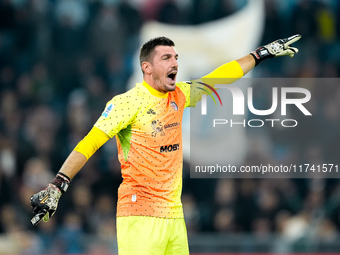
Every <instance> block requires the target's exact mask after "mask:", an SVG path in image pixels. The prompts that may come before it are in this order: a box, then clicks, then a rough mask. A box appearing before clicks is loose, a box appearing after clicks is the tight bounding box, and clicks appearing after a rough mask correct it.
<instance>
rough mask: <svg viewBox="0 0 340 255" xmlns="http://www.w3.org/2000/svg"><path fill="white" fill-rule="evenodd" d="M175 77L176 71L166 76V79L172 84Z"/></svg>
mask: <svg viewBox="0 0 340 255" xmlns="http://www.w3.org/2000/svg"><path fill="white" fill-rule="evenodd" d="M176 75H177V71H175V70H174V71H171V73H169V74H168V75H167V77H168V78H169V79H170V80H171V81H172V82H174V81H175V80H176Z"/></svg>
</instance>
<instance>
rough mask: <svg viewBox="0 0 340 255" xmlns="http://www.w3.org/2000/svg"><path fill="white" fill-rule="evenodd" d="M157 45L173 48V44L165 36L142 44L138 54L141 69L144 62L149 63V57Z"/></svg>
mask: <svg viewBox="0 0 340 255" xmlns="http://www.w3.org/2000/svg"><path fill="white" fill-rule="evenodd" d="M158 45H164V46H175V43H174V42H173V41H172V40H171V39H169V38H167V37H165V36H161V37H156V38H153V39H151V40H149V41H147V42H146V43H144V44H143V46H142V47H141V48H140V53H139V63H140V66H141V67H142V63H143V62H144V61H150V59H151V57H152V56H153V53H154V49H155V48H156V46H158ZM142 71H143V70H142Z"/></svg>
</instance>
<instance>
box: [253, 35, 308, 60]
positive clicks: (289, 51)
mask: <svg viewBox="0 0 340 255" xmlns="http://www.w3.org/2000/svg"><path fill="white" fill-rule="evenodd" d="M300 38H301V35H299V34H297V35H293V36H291V37H288V38H285V39H279V40H276V41H274V42H272V43H270V44H267V45H264V46H261V47H259V48H257V49H256V50H255V51H253V52H251V53H250V54H251V55H252V56H253V57H254V59H255V65H258V64H259V63H260V62H261V61H262V60H264V59H267V58H273V57H280V56H290V57H291V58H292V57H294V54H295V53H298V52H299V50H298V49H297V48H294V47H291V46H290V45H291V44H292V43H294V42H296V41H298V40H299V39H300Z"/></svg>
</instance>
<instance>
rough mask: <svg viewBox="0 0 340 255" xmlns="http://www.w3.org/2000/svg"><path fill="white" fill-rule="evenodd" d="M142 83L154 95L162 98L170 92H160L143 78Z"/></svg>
mask: <svg viewBox="0 0 340 255" xmlns="http://www.w3.org/2000/svg"><path fill="white" fill-rule="evenodd" d="M142 85H143V86H144V87H145V88H146V89H147V90H148V91H149V92H150V94H151V95H154V96H156V97H160V98H167V97H168V92H167V93H162V92H159V91H158V90H156V89H154V88H153V87H151V86H150V85H149V84H147V83H146V81H144V80H143V83H142Z"/></svg>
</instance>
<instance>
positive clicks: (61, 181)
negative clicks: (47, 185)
mask: <svg viewBox="0 0 340 255" xmlns="http://www.w3.org/2000/svg"><path fill="white" fill-rule="evenodd" d="M70 182H71V181H70V178H69V177H67V176H66V175H65V174H62V173H58V174H57V175H56V177H55V178H54V179H53V181H52V182H51V183H52V184H53V185H55V186H56V187H57V188H58V189H59V190H60V191H61V193H62V194H64V193H65V192H66V191H67V189H68V187H69V186H70Z"/></svg>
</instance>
